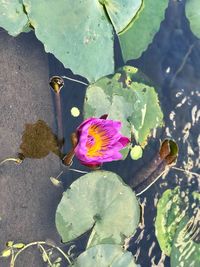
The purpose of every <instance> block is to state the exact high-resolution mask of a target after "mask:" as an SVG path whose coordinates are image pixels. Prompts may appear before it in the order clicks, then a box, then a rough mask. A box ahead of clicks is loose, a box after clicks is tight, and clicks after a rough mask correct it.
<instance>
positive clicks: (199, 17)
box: [185, 0, 200, 38]
mask: <svg viewBox="0 0 200 267" xmlns="http://www.w3.org/2000/svg"><path fill="white" fill-rule="evenodd" d="M185 13H186V16H187V18H188V20H189V22H190V27H191V30H192V31H193V33H194V34H195V35H196V36H197V37H198V38H200V1H199V0H187V1H186V7H185Z"/></svg>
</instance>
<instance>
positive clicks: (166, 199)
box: [155, 187, 189, 256]
mask: <svg viewBox="0 0 200 267" xmlns="http://www.w3.org/2000/svg"><path fill="white" fill-rule="evenodd" d="M188 204H189V203H187V202H186V201H185V199H184V198H183V197H181V192H180V187H176V188H175V189H173V190H172V189H168V190H166V191H165V192H164V193H163V195H162V197H161V199H160V200H159V201H158V204H157V216H156V221H155V228H156V236H157V239H158V242H159V245H160V248H161V250H162V251H163V252H164V253H165V254H166V255H168V256H170V253H171V249H172V244H173V239H174V235H175V232H176V230H177V228H178V225H179V223H180V221H181V220H182V219H183V218H184V217H185V216H186V212H187V209H188Z"/></svg>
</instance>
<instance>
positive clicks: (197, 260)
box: [170, 213, 200, 267]
mask: <svg viewBox="0 0 200 267" xmlns="http://www.w3.org/2000/svg"><path fill="white" fill-rule="evenodd" d="M170 263H171V266H172V267H199V266H200V213H198V214H196V216H193V217H192V218H191V219H188V217H185V218H183V219H182V221H181V222H180V224H179V226H178V229H177V231H176V234H175V238H174V241H173V246H172V251H171V257H170Z"/></svg>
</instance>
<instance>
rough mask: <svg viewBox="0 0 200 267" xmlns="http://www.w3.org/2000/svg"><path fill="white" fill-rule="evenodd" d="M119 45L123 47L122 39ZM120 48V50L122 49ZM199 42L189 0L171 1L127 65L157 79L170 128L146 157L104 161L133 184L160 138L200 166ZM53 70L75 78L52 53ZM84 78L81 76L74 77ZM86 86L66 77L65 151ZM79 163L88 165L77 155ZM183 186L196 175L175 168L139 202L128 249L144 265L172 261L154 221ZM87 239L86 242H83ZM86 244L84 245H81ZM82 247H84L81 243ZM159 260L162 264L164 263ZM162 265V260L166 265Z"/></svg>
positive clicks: (193, 186) (193, 185)
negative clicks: (163, 201) (140, 211)
mask: <svg viewBox="0 0 200 267" xmlns="http://www.w3.org/2000/svg"><path fill="white" fill-rule="evenodd" d="M115 48H116V49H118V50H119V44H118V42H116V43H115ZM118 52H119V53H118ZM199 56H200V42H199V41H198V40H197V39H196V37H195V36H194V35H193V34H192V33H191V31H190V28H189V23H188V21H187V19H186V17H185V1H172V0H171V1H170V4H169V7H168V9H167V11H166V17H165V20H164V21H163V22H162V24H161V28H160V31H159V33H158V34H156V36H155V38H154V41H153V43H152V44H151V45H150V46H149V48H148V50H147V51H146V52H144V53H143V54H142V56H141V58H140V59H138V60H132V61H130V62H128V64H130V65H133V66H136V67H138V68H139V69H141V70H142V71H143V72H144V73H145V74H146V75H147V76H148V77H149V78H150V79H151V80H152V81H153V82H154V83H155V84H157V85H158V87H159V89H158V94H159V99H160V102H161V106H162V109H163V112H164V121H165V127H163V129H158V130H157V133H156V138H155V139H151V140H150V141H149V143H148V145H147V147H146V148H145V150H144V154H143V158H142V159H140V160H138V161H133V160H131V159H130V157H128V158H127V159H126V160H125V161H123V162H113V163H108V164H105V165H104V166H103V168H104V169H106V170H111V171H114V172H116V173H118V174H119V175H121V176H122V177H123V179H124V180H125V181H126V182H127V183H128V182H129V180H130V178H131V177H133V176H134V174H135V173H136V172H137V171H139V170H140V169H142V168H143V167H144V166H145V165H146V164H148V162H149V160H150V159H151V158H152V157H153V156H155V154H156V153H157V152H158V150H159V146H160V140H163V139H165V138H167V137H168V138H172V139H174V140H176V142H177V143H178V145H179V149H180V152H179V158H178V161H177V166H178V167H181V168H185V169H188V170H191V169H192V171H193V172H197V171H198V166H199V161H198V154H199V139H198V138H199V137H198V132H199V129H198V127H197V120H198V116H199V115H198V114H197V110H198V109H197V107H198V96H199V91H198V88H199V86H200V73H199V69H200V61H199V60H198V59H199ZM116 57H117V67H119V66H122V65H123V61H122V57H121V52H120V51H117V56H116ZM49 66H50V72H51V73H50V75H51V76H53V75H59V76H62V75H65V76H69V77H73V78H74V76H73V74H72V73H71V71H69V70H66V69H64V67H63V66H62V64H60V63H58V61H57V60H55V58H54V57H53V56H51V55H50V56H49ZM75 78H77V79H78V80H82V81H84V82H85V80H83V78H82V77H75ZM85 90H86V86H84V85H81V84H77V83H75V82H71V81H68V80H65V86H64V88H63V90H62V91H61V99H62V114H63V126H64V136H65V144H64V151H65V152H67V151H69V149H70V143H69V142H68V140H70V134H71V133H72V132H73V131H74V130H75V128H76V127H77V126H78V125H79V124H80V123H81V122H82V120H83V114H81V116H79V117H78V118H75V117H72V116H71V113H70V109H71V108H72V107H73V106H76V107H78V108H79V110H81V111H82V110H83V99H84V95H85ZM73 167H74V168H77V169H84V167H83V166H80V165H79V163H78V162H77V161H76V160H75V161H74V164H73ZM79 176H80V175H79V174H77V173H73V172H66V173H65V174H63V176H62V179H63V181H64V183H65V187H67V186H69V185H70V183H71V182H72V181H74V180H75V179H76V178H78V177H79ZM176 185H181V188H182V189H183V190H184V189H186V188H189V189H190V190H191V191H192V190H197V188H198V181H197V178H196V177H194V176H192V175H188V174H187V175H186V174H185V173H180V172H177V171H175V170H171V171H170V172H169V173H168V175H167V176H166V177H165V178H164V179H160V180H159V181H158V182H156V183H155V184H154V185H153V186H152V187H151V188H150V189H149V190H148V191H146V192H145V193H144V194H143V195H142V196H141V197H140V201H141V203H143V205H144V206H145V207H146V208H145V211H144V224H145V227H143V228H142V229H138V230H137V232H136V235H135V236H134V237H133V239H132V240H131V243H130V248H129V250H130V251H132V252H133V254H135V255H136V258H137V261H138V263H139V264H141V266H145V267H148V266H149V267H150V266H165V267H167V266H170V263H169V258H168V257H167V258H163V257H162V255H161V250H160V248H159V245H158V242H157V240H156V237H155V228H154V221H155V215H156V204H157V201H158V199H159V198H160V197H161V195H162V192H163V191H164V190H166V189H167V188H174V187H175V186H176ZM81 244H83V243H81ZM81 244H79V245H80V246H81ZM80 250H82V249H81V248H80ZM159 264H160V265H159ZM162 264H163V265H162Z"/></svg>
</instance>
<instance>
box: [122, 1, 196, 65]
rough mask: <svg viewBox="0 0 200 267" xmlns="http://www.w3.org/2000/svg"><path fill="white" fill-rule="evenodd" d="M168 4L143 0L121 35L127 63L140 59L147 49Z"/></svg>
mask: <svg viewBox="0 0 200 267" xmlns="http://www.w3.org/2000/svg"><path fill="white" fill-rule="evenodd" d="M196 1H198V0H196ZM168 3H169V1H168V0H162V1H161V0H143V4H142V6H141V8H140V10H139V11H138V13H137V15H136V16H135V17H134V18H133V20H132V22H131V23H130V24H129V25H128V26H127V27H126V28H125V29H124V30H123V31H122V32H121V33H120V34H119V41H120V45H121V49H122V54H123V58H124V60H125V61H127V60H130V59H134V58H138V57H140V55H141V53H142V52H143V51H144V50H146V49H147V47H148V45H149V44H150V43H151V42H152V40H153V37H154V35H155V34H156V32H157V31H158V30H159V28H160V23H161V21H162V20H163V19H164V16H165V9H166V8H167V6H168Z"/></svg>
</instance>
